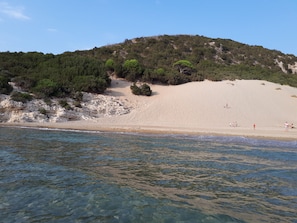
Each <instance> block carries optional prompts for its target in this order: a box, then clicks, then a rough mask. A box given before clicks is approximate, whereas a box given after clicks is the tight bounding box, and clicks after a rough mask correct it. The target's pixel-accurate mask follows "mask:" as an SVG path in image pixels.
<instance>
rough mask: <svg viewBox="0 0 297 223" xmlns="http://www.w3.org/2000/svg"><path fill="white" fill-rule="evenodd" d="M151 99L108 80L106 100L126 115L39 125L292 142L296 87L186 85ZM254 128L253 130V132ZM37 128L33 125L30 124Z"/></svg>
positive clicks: (296, 134) (156, 90) (163, 89)
mask: <svg viewBox="0 0 297 223" xmlns="http://www.w3.org/2000/svg"><path fill="white" fill-rule="evenodd" d="M151 89H152V90H153V95H152V96H151V97H145V96H135V95H133V94H132V93H131V91H130V83H128V82H126V81H123V80H113V81H112V86H111V88H110V89H109V90H108V91H107V94H108V95H111V96H116V97H120V98H121V99H123V100H124V101H126V102H127V103H128V104H130V105H131V106H133V107H134V109H133V110H132V111H131V113H129V114H126V115H121V116H114V117H103V118H98V119H96V121H76V122H67V123H46V124H40V123H39V124H38V125H39V126H41V125H43V126H48V127H57V128H73V129H89V130H113V131H137V132H164V133H185V134H225V135H230V134H231V135H242V136H259V137H274V138H288V139H297V129H295V128H288V129H286V128H285V127H284V123H285V122H288V123H289V124H291V123H293V124H296V127H297V88H292V87H289V86H282V85H278V84H274V83H270V82H267V81H259V80H236V81H221V82H211V81H203V82H191V83H187V84H183V85H178V86H160V85H152V86H151ZM254 124H255V126H256V128H255V129H254V128H253V125H254ZM33 125H36V124H33Z"/></svg>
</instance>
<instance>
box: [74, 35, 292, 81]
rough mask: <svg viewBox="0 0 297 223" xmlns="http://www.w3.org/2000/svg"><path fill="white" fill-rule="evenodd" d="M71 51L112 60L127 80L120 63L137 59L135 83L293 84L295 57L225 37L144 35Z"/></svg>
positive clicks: (117, 70)
mask: <svg viewBox="0 0 297 223" xmlns="http://www.w3.org/2000/svg"><path fill="white" fill-rule="evenodd" d="M75 53H76V54H78V55H82V56H89V57H94V58H96V59H98V60H103V61H108V60H112V62H113V67H112V68H114V70H115V71H116V73H117V74H120V75H121V76H122V77H128V79H129V78H131V77H130V76H129V75H127V74H125V71H123V67H122V66H121V65H123V64H124V63H125V61H128V60H132V59H136V60H137V61H138V62H139V65H140V67H141V68H142V70H141V71H142V72H140V74H139V75H136V79H137V78H139V77H141V78H142V79H143V80H144V81H159V82H163V83H164V82H165V83H169V84H180V83H184V82H189V81H196V80H204V79H209V80H226V79H261V80H269V81H272V82H277V83H281V84H290V85H293V86H297V82H296V75H294V74H297V57H296V56H294V55H287V54H283V53H282V52H280V51H277V50H268V49H265V48H263V47H261V46H250V45H247V44H242V43H239V42H235V41H233V40H228V39H212V38H207V37H203V36H189V35H177V36H167V35H164V36H155V37H142V38H135V39H132V40H125V41H124V42H123V43H120V44H115V45H109V46H105V47H100V48H94V49H92V50H88V51H77V52H75ZM178 61H187V62H190V63H189V64H188V67H187V68H188V69H186V70H185V72H183V71H182V69H179V68H180V67H179V66H175V65H176V63H177V62H178ZM109 62H111V61H109ZM182 74H185V75H182ZM131 79H132V80H134V77H132V78H131Z"/></svg>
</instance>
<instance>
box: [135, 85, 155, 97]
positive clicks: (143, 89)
mask: <svg viewBox="0 0 297 223" xmlns="http://www.w3.org/2000/svg"><path fill="white" fill-rule="evenodd" d="M130 89H131V91H132V93H133V94H135V95H145V96H151V95H152V90H151V88H150V86H148V85H147V84H142V85H141V86H140V87H138V86H137V85H136V84H135V83H134V84H133V85H131V86H130Z"/></svg>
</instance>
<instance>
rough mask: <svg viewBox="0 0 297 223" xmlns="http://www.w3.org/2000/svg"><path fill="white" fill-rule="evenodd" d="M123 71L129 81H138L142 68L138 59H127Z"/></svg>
mask: <svg viewBox="0 0 297 223" xmlns="http://www.w3.org/2000/svg"><path fill="white" fill-rule="evenodd" d="M123 73H124V76H125V78H126V79H127V80H128V81H136V80H137V78H138V77H139V76H141V74H142V68H141V66H140V64H139V62H138V60H136V59H131V60H126V61H125V62H124V64H123Z"/></svg>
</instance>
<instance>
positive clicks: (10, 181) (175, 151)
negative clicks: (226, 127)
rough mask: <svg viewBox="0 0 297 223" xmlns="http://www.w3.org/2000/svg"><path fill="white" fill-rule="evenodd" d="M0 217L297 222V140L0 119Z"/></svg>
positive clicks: (25, 219) (162, 222) (23, 219)
mask: <svg viewBox="0 0 297 223" xmlns="http://www.w3.org/2000/svg"><path fill="white" fill-rule="evenodd" d="M0 222H2V223H10V222H11V223H12V222H13V223H15V222H17V223H20V222H38V223H40V222H41V223H42V222H55V223H56V222H115V223H116V222H123V223H124V222H127V223H128V222H137V223H141V222H145V223H149V222H158V223H175V222H176V223H182V222H201V223H202V222H203V223H218V222H226V223H227V222H253V223H255V222H269V223H271V222H277V223H279V222H281V223H286V222H293V223H297V141H294V140H292V141H278V140H268V139H255V138H246V137H238V136H237V137H231V136H225V137H223V136H212V135H209V136H206V135H201V136H200V135H195V136H193V135H162V134H158V135H153V134H136V133H133V134H132V133H121V132H114V133H108V132H95V131H69V130H58V129H32V128H13V127H0Z"/></svg>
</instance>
